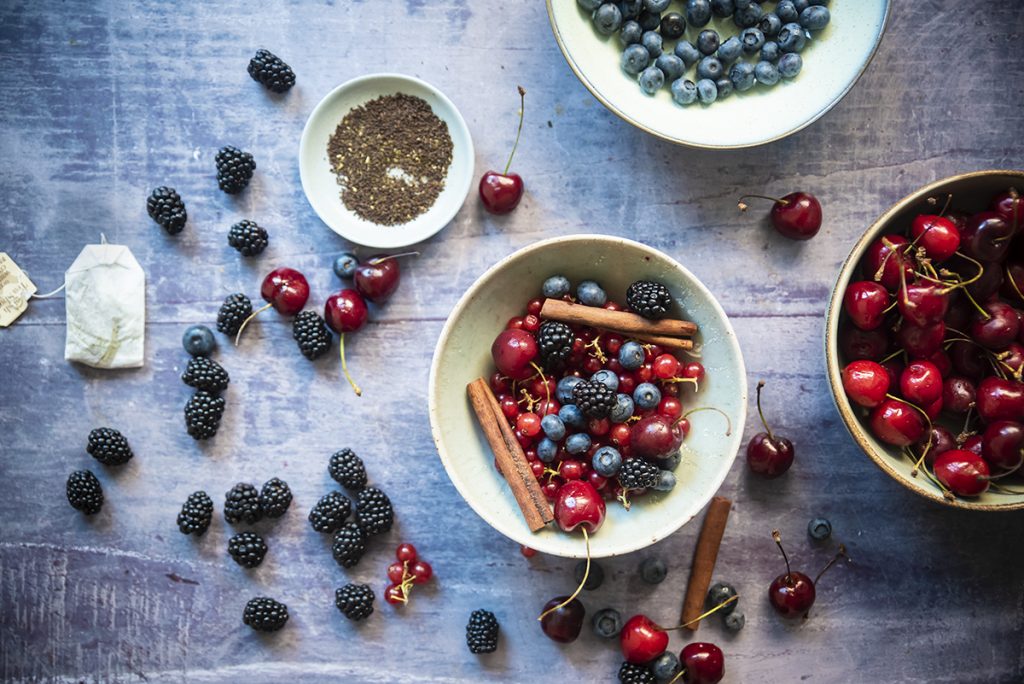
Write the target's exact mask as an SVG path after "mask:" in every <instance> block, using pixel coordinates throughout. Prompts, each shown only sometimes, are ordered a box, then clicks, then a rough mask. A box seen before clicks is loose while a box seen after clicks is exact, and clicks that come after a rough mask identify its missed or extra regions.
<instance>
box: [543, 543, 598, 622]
mask: <svg viewBox="0 0 1024 684" xmlns="http://www.w3.org/2000/svg"><path fill="white" fill-rule="evenodd" d="M580 529H581V530H583V541H584V542H585V543H586V545H587V567H586V568H585V569H584V570H583V579H582V580H581V581H580V585H579V586H578V587H576V591H574V592H572V596H570V597H569V598H567V599H565V600H564V601H562V602H561V603H559V604H558V605H557V606H553V607H551V608H548V609H547V610H545V611H544V612H543V613H541V614H540V616H539V617H538V618H537V620H538V621H539V620H543V619H544V618H545V617H547V616H548V615H550V614H551V613H554V612H555V611H556V610H561V609H562V608H564V607H565V606H567V605H569V604H570V603H572V602H573V601H574V600H575V599H576V597H577V596H579V595H580V592H581V591H583V585H584V584H586V583H587V578H588V577H590V535H589V534H588V533H587V528H586V527H580Z"/></svg>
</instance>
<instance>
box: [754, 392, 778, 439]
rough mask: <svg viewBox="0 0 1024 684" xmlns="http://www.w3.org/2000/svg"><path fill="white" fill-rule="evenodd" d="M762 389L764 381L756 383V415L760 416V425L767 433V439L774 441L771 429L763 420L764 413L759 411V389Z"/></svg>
mask: <svg viewBox="0 0 1024 684" xmlns="http://www.w3.org/2000/svg"><path fill="white" fill-rule="evenodd" d="M762 387H764V380H758V382H757V415H759V416H761V425H763V426H764V431H765V432H767V433H768V439H770V440H772V441H773V442H774V441H775V436H774V435H772V429H771V428H770V427H768V421H766V420H765V419H764V411H762V410H761V388H762Z"/></svg>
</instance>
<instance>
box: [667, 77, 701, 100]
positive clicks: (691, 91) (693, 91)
mask: <svg viewBox="0 0 1024 684" xmlns="http://www.w3.org/2000/svg"><path fill="white" fill-rule="evenodd" d="M671 89H672V99H673V100H675V101H676V104H680V105H684V106H685V105H691V104H693V103H694V102H696V101H697V84H696V83H694V82H693V81H691V80H690V79H687V78H677V79H676V80H674V81H672V86H671Z"/></svg>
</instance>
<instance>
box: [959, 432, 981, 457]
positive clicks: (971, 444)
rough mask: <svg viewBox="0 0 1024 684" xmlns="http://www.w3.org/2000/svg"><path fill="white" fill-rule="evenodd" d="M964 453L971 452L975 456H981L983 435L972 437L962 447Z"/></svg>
mask: <svg viewBox="0 0 1024 684" xmlns="http://www.w3.org/2000/svg"><path fill="white" fill-rule="evenodd" d="M960 448H961V449H963V450H964V451H970V452H971V453H972V454H974V455H975V456H981V435H971V436H970V437H968V438H967V439H965V440H964V443H963V444H962V445H960Z"/></svg>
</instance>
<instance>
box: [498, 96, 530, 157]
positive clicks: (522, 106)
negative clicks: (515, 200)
mask: <svg viewBox="0 0 1024 684" xmlns="http://www.w3.org/2000/svg"><path fill="white" fill-rule="evenodd" d="M516 87H517V88H519V130H517V131H516V141H515V143H514V144H513V145H512V153H511V154H509V155H508V163H507V164H505V173H504V174H502V175H505V176H507V175H508V170H509V169H510V168H512V157H514V156H516V148H518V147H519V136H520V135H522V133H523V115H524V114H525V113H526V90H525V89H524V88H523V86H516Z"/></svg>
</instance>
